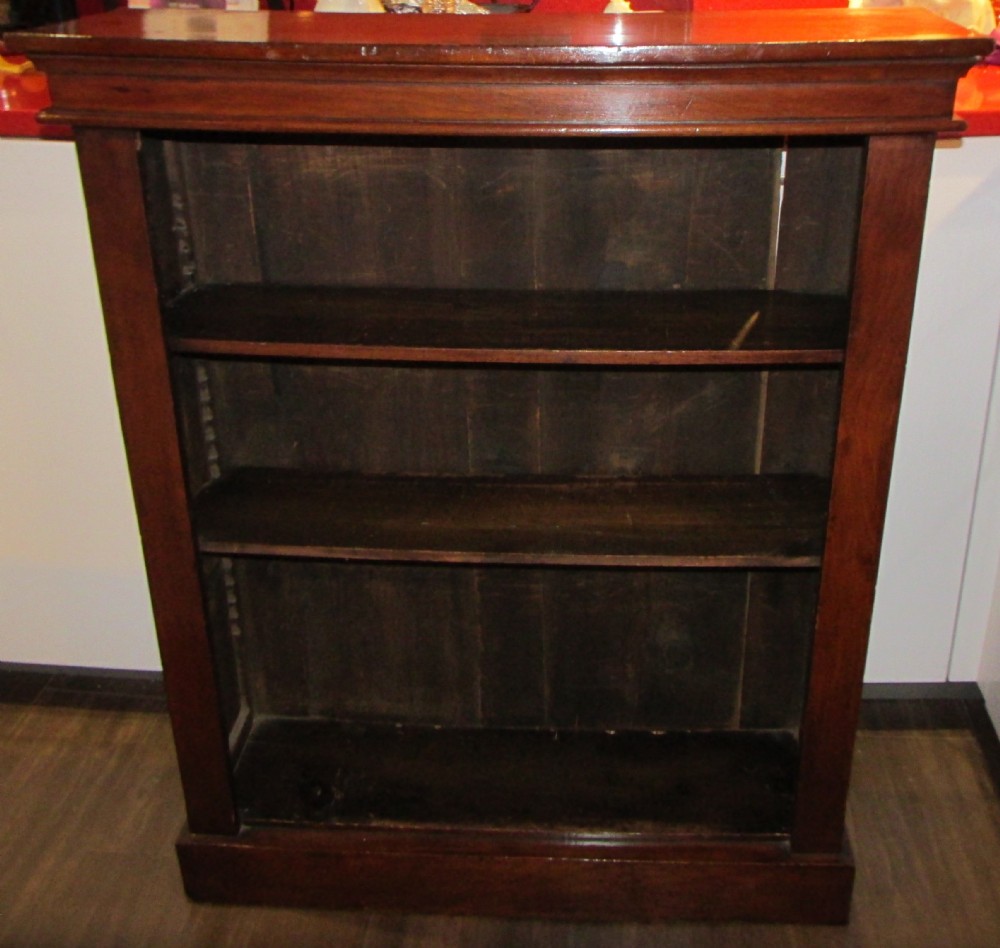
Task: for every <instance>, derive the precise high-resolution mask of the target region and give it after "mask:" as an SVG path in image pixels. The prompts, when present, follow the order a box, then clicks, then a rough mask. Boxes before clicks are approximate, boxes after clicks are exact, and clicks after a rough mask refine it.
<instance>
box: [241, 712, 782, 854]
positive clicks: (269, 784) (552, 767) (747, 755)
mask: <svg viewBox="0 0 1000 948" xmlns="http://www.w3.org/2000/svg"><path fill="white" fill-rule="evenodd" d="M795 756H796V748H795V741H794V739H793V738H792V736H791V735H790V734H787V733H781V732H749V731H747V732H741V733H735V732H731V733H694V734H692V733H691V732H684V731H673V732H666V733H663V732H660V733H658V734H650V733H648V732H641V731H611V732H608V731H585V730H578V729H544V730H542V729H524V728H522V729H499V728H448V729H441V728H434V727H417V726H412V725H410V726H400V725H393V724H383V725H362V724H356V723H353V724H339V723H333V722H329V721H319V720H316V719H313V720H305V719H293V718H271V719H265V718H263V717H260V718H258V720H257V723H256V724H255V726H254V729H253V732H252V734H251V736H250V738H249V740H248V742H247V745H246V748H245V749H244V751H243V754H242V757H241V759H240V762H239V765H238V766H237V768H236V785H237V799H238V801H239V805H240V811H241V815H242V818H243V820H244V822H245V823H246V824H247V825H257V826H259V825H266V824H272V825H281V824H284V823H287V822H288V821H292V822H294V823H297V824H300V825H301V824H308V823H315V824H324V825H328V826H330V827H334V828H337V827H345V828H346V827H352V826H353V827H358V828H366V827H368V828H372V829H376V830H377V829H378V828H380V827H381V828H383V829H384V828H390V829H391V828H392V827H404V826H406V827H410V828H413V829H422V830H425V831H426V830H428V829H435V828H442V827H443V828H454V827H462V826H464V827H469V828H478V829H481V830H486V831H487V833H493V832H497V831H502V830H510V829H514V830H517V829H521V830H523V829H529V830H532V831H535V830H544V831H547V832H550V833H553V834H559V833H562V834H572V833H596V834H600V835H602V836H606V837H607V839H606V840H604V841H605V842H609V841H613V839H614V837H615V836H616V835H620V836H621V840H620V841H619V842H620V843H621V844H622V845H623V847H627V845H628V842H629V837H630V836H632V835H633V834H635V833H652V834H653V835H654V836H655V835H657V834H659V835H662V836H664V837H666V836H668V835H670V834H676V835H678V836H685V835H686V836H692V837H698V836H701V837H707V836H711V835H712V834H715V835H718V836H725V835H728V834H735V833H747V834H752V835H765V836H767V835H771V836H775V835H778V834H781V833H787V830H788V825H789V821H790V818H791V791H792V786H793V780H792V773H793V769H794V764H795ZM696 788H697V789H696Z"/></svg>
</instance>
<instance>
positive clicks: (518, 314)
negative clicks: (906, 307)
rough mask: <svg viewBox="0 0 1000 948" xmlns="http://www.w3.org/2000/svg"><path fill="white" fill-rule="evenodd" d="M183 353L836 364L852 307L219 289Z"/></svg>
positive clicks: (592, 296) (173, 321) (790, 299)
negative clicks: (848, 311) (848, 313)
mask: <svg viewBox="0 0 1000 948" xmlns="http://www.w3.org/2000/svg"><path fill="white" fill-rule="evenodd" d="M165 321H166V331H167V336H168V340H169V345H170V347H171V349H172V350H173V351H175V352H185V353H195V354H202V355H235V356H256V357H265V358H269V357H270V358H300V359H348V360H380V361H407V362H505V363H535V364H555V365H558V364H591V365H716V364H717V365H739V364H752V365H781V364H792V365H796V364H831V363H838V362H840V361H841V360H842V359H843V349H844V344H845V339H846V334H847V303H846V301H845V300H844V299H841V298H838V297H829V296H809V295H805V294H794V293H782V292H766V291H739V292H735V291H725V292H711V293H710V292H698V293H694V292H683V293H681V292H677V293H645V292H644V293H637V292H628V293H623V292H548V291H546V292H531V291H492V290H408V289H407V290H404V289H358V288H350V289H336V288H310V287H281V286H278V287H276V286H250V285H239V286H211V287H204V288H201V289H198V290H194V291H191V292H189V293H186V294H185V295H183V296H181V297H180V298H179V299H178V300H177V301H176V302H175V303H173V304H172V305H171V306H170V307H169V308H168V310H167V313H166V317H165Z"/></svg>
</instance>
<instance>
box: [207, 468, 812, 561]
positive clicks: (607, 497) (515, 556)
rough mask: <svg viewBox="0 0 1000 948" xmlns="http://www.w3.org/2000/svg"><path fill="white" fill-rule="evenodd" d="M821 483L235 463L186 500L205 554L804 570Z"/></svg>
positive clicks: (795, 479)
mask: <svg viewBox="0 0 1000 948" xmlns="http://www.w3.org/2000/svg"><path fill="white" fill-rule="evenodd" d="M828 489H829V488H828V484H827V483H826V482H825V481H824V480H823V479H821V478H803V477H756V478H754V477H742V478H727V479H722V478H717V479H708V478H702V479H699V478H677V479H673V480H666V479H664V480H652V479H645V480H623V479H614V480H612V479H609V478H603V479H597V478H594V479H584V478H580V479H577V480H556V479H554V478H535V479H531V480H528V479H517V480H515V479H513V478H507V479H504V478H493V479H484V478H443V477H434V478H430V477H425V478H400V477H381V478H375V477H365V478H362V477H330V476H328V475H323V474H309V473H303V472H300V471H292V470H276V469H275V470H259V469H243V470H240V471H237V472H236V473H235V474H233V475H231V476H230V477H228V478H225V479H223V480H220V481H216V482H215V483H214V484H212V485H211V486H210V487H208V488H206V490H205V491H203V492H202V494H200V495H199V496H198V498H196V500H195V502H194V518H195V523H196V525H197V532H198V544H199V548H200V549H201V550H202V551H203V552H205V553H214V554H227V555H229V554H242V555H251V554H252V555H258V556H259V555H271V556H295V557H313V558H324V559H359V560H385V561H397V562H442V563H448V562H461V563H506V564H511V565H513V564H529V565H530V564H536V565H549V566H560V565H562V566H571V565H581V566H583V565H589V566H640V567H641V566H699V567H727V568H729V567H737V568H744V569H747V568H752V567H768V566H782V567H815V566H818V565H819V559H818V554H819V549H820V547H821V544H822V537H823V528H824V522H825V504H826V497H827V491H828Z"/></svg>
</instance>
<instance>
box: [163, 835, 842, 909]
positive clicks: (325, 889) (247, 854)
mask: <svg viewBox="0 0 1000 948" xmlns="http://www.w3.org/2000/svg"><path fill="white" fill-rule="evenodd" d="M493 835H494V834H489V833H476V832H469V833H468V834H464V833H460V834H458V838H456V834H454V833H452V832H449V833H448V834H435V833H420V832H414V833H412V834H410V833H407V834H405V835H404V836H403V837H402V838H400V835H399V831H398V830H396V831H394V832H393V833H391V834H390V833H384V834H383V833H380V832H378V831H375V832H368V831H364V830H344V831H332V832H325V831H316V830H308V829H303V830H298V831H294V832H291V831H288V830H281V831H275V830H272V829H260V830H253V829H249V830H244V831H243V832H241V833H240V834H239V835H237V836H232V837H228V836H206V835H196V834H191V833H187V832H185V833H184V834H183V835H182V836H181V838H180V840H179V841H178V844H177V852H178V857H179V860H180V865H181V873H182V875H183V878H184V886H185V889H186V891H187V894H188V895H189V896H190V897H191V898H192V899H195V900H198V901H208V902H237V903H241V904H268V905H276V904H278V905H287V906H296V907H300V908H338V909H393V910H398V911H419V912H422V913H431V914H449V915H493V916H528V917H536V918H562V919H592V920H602V921H614V920H628V919H631V920H650V921H651V920H654V919H677V920H680V919H685V920H691V921H697V920H707V919H712V920H715V921H719V920H724V921H744V922H774V921H782V922H786V923H799V924H843V923H845V922H846V921H847V917H848V913H849V910H850V900H851V887H852V883H853V879H854V866H853V862H852V859H851V857H850V854H849V850H847V849H846V848H845V852H844V853H843V854H842V855H841V856H837V857H829V858H826V857H816V856H811V857H797V856H795V855H794V854H791V853H790V852H789V850H788V847H787V845H785V844H781V843H761V844H749V845H748V844H747V843H745V842H744V843H741V844H733V843H729V844H727V843H725V842H711V843H708V842H705V843H702V842H691V843H687V844H670V843H663V844H656V843H649V842H643V843H641V844H635V843H633V844H629V843H628V842H627V841H620V840H608V841H605V840H600V839H598V840H595V841H593V842H591V841H588V842H586V843H572V842H568V841H565V840H563V841H561V842H560V841H557V840H552V841H551V842H547V843H539V842H537V841H532V840H530V839H528V838H527V837H524V838H523V839H522V840H520V841H518V840H511V839H507V838H505V839H504V840H503V841H502V842H501V841H498V840H496V839H495V838H492V837H493Z"/></svg>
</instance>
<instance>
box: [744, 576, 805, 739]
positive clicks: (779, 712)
mask: <svg viewBox="0 0 1000 948" xmlns="http://www.w3.org/2000/svg"><path fill="white" fill-rule="evenodd" d="M747 581H748V583H749V587H748V589H747V603H746V606H747V615H746V645H745V649H744V654H743V669H742V672H743V677H742V682H741V687H740V711H739V724H740V727H745V728H790V729H793V730H794V729H797V728H798V727H799V724H800V723H801V718H802V706H803V704H804V703H805V696H806V678H807V675H808V671H809V659H810V650H811V646H812V632H813V624H814V622H815V616H816V594H817V590H818V587H819V574H818V572H816V573H811V572H794V573H793V572H791V571H789V570H780V571H779V570H761V571H759V572H754V573H751V574H750V575H749V577H748V580H747Z"/></svg>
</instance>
